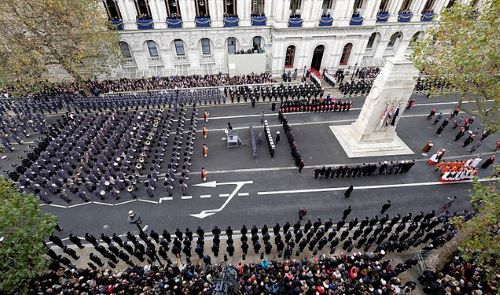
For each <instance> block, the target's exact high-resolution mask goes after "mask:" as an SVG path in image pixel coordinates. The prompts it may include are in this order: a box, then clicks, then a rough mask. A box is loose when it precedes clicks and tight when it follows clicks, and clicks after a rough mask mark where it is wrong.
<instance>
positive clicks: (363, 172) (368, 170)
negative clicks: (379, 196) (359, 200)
mask: <svg viewBox="0 0 500 295" xmlns="http://www.w3.org/2000/svg"><path fill="white" fill-rule="evenodd" d="M413 165H415V160H411V161H410V160H402V161H390V162H389V161H384V162H378V163H368V164H366V163H363V164H361V165H355V166H354V165H340V166H333V167H328V168H326V167H325V166H323V167H322V168H317V169H314V178H323V179H328V178H334V177H336V178H338V177H360V176H372V175H388V174H401V173H407V172H408V171H410V169H411V168H412V167H413Z"/></svg>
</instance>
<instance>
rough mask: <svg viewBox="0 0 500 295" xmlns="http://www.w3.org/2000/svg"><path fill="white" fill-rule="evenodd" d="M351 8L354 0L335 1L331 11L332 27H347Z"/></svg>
mask: <svg viewBox="0 0 500 295" xmlns="http://www.w3.org/2000/svg"><path fill="white" fill-rule="evenodd" d="M353 7H354V0H337V1H336V3H335V9H334V10H333V26H339V27H340V26H344V27H345V26H348V25H349V21H350V20H351V16H352V8H353Z"/></svg>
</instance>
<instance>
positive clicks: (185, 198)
mask: <svg viewBox="0 0 500 295" xmlns="http://www.w3.org/2000/svg"><path fill="white" fill-rule="evenodd" d="M192 198H193V196H181V200H188V199H192Z"/></svg>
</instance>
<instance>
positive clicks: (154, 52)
mask: <svg viewBox="0 0 500 295" xmlns="http://www.w3.org/2000/svg"><path fill="white" fill-rule="evenodd" d="M147 44H148V50H149V57H158V56H159V55H158V47H157V46H156V42H155V41H153V40H148V41H147Z"/></svg>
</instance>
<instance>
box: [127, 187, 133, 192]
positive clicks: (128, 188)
mask: <svg viewBox="0 0 500 295" xmlns="http://www.w3.org/2000/svg"><path fill="white" fill-rule="evenodd" d="M133 190H134V187H133V186H132V185H129V186H127V192H129V193H130V192H132V191H133Z"/></svg>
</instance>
